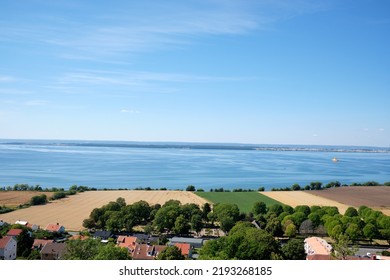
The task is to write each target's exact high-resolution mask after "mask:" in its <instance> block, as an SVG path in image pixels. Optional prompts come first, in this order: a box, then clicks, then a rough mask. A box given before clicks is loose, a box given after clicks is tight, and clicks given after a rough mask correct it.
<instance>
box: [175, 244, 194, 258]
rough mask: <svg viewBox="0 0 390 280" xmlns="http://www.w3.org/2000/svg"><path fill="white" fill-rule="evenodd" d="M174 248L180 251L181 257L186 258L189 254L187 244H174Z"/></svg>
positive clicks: (188, 245)
mask: <svg viewBox="0 0 390 280" xmlns="http://www.w3.org/2000/svg"><path fill="white" fill-rule="evenodd" d="M175 246H176V247H177V248H179V249H180V251H181V254H182V255H183V256H188V255H189V253H190V249H191V245H190V244H188V243H176V244H175Z"/></svg>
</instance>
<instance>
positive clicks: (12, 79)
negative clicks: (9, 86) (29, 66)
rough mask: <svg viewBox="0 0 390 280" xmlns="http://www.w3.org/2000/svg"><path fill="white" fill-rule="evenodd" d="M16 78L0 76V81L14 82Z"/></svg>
mask: <svg viewBox="0 0 390 280" xmlns="http://www.w3.org/2000/svg"><path fill="white" fill-rule="evenodd" d="M15 81H16V78H15V77H11V76H0V83H9V82H15Z"/></svg>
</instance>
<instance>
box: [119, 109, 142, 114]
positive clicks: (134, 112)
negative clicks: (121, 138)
mask: <svg viewBox="0 0 390 280" xmlns="http://www.w3.org/2000/svg"><path fill="white" fill-rule="evenodd" d="M120 112H121V113H122V114H139V113H140V111H138V110H132V109H131V110H128V109H122V110H120Z"/></svg>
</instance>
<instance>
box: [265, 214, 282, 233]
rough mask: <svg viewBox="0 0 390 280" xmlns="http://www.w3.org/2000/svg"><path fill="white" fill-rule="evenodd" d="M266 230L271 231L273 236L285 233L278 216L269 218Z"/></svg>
mask: <svg viewBox="0 0 390 280" xmlns="http://www.w3.org/2000/svg"><path fill="white" fill-rule="evenodd" d="M265 231H266V232H269V233H270V234H271V235H272V236H282V235H283V229H282V225H281V223H280V221H279V219H278V218H277V217H276V216H273V217H271V218H269V219H268V221H267V225H266V226H265Z"/></svg>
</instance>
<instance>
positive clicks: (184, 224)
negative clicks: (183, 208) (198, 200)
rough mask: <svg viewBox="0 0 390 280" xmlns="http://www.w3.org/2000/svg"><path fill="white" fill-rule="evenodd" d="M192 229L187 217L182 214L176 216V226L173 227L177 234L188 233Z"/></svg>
mask: <svg viewBox="0 0 390 280" xmlns="http://www.w3.org/2000/svg"><path fill="white" fill-rule="evenodd" d="M189 230H190V225H189V222H188V220H187V218H186V217H184V216H183V215H180V216H179V217H177V218H176V221H175V226H174V227H173V231H174V232H175V233H176V234H187V233H188V231H189Z"/></svg>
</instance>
